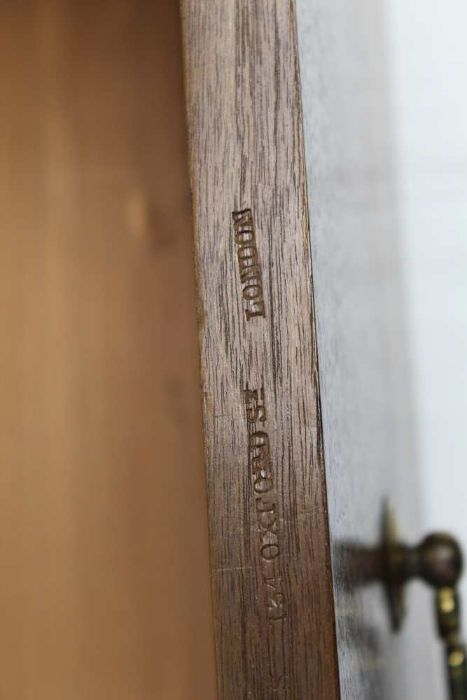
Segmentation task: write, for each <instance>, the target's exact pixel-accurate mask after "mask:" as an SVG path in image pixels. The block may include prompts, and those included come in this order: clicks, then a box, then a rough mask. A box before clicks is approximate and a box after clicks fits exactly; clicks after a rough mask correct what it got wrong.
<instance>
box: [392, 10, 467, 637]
mask: <svg viewBox="0 0 467 700" xmlns="http://www.w3.org/2000/svg"><path fill="white" fill-rule="evenodd" d="M386 6H387V7H386V9H387V28H388V43H389V52H388V53H389V59H390V71H391V82H392V93H393V94H392V98H393V106H394V111H395V118H396V145H397V151H398V153H397V155H398V158H397V165H398V170H399V176H400V179H399V185H400V192H399V194H400V195H401V202H400V203H401V205H402V224H403V236H402V254H403V258H404V265H405V281H406V291H407V301H408V311H409V332H410V341H411V355H412V357H411V359H412V366H413V371H414V375H415V376H414V379H415V389H416V410H417V418H418V439H419V451H420V459H421V462H422V465H423V481H422V497H423V499H424V504H425V515H426V526H427V528H431V529H449V530H452V531H453V532H455V533H456V534H457V535H458V536H459V537H460V538H461V539H462V540H463V544H464V548H465V550H466V559H467V2H466V0H386ZM466 568H467V566H466ZM465 579H466V582H465V583H464V586H463V598H464V617H465V625H466V633H467V572H466V575H465ZM466 636H467V634H466Z"/></svg>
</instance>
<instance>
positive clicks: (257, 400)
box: [182, 0, 339, 700]
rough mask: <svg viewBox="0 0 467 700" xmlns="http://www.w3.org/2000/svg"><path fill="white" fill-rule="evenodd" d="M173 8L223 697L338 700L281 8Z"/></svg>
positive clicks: (291, 52) (296, 121)
mask: <svg viewBox="0 0 467 700" xmlns="http://www.w3.org/2000/svg"><path fill="white" fill-rule="evenodd" d="M182 7H183V17H184V35H185V49H186V86H187V103H188V124H189V134H190V146H191V182H192V189H193V198H194V213H195V243H196V258H197V272H198V287H199V312H198V313H199V324H200V343H201V371H202V388H203V404H204V431H205V443H206V460H207V473H208V495H209V523H210V542H211V566H212V580H213V597H214V616H215V639H216V656H217V664H218V692H219V697H220V698H222V700H239V698H242V699H243V698H245V699H246V698H251V699H253V698H254V700H266V699H267V700H272V699H273V698H277V699H278V700H279V699H285V698H289V699H294V700H305V699H311V698H313V699H316V700H324V699H326V700H333V698H337V697H338V696H339V688H338V677H337V660H336V645H335V629H334V610H333V595H332V581H331V568H330V551H329V539H328V523H327V506H326V488H325V477H324V464H323V454H322V440H321V422H320V406H319V387H318V358H317V352H316V342H315V331H314V322H313V318H314V316H313V301H312V296H313V295H312V279H311V267H310V245H309V225H308V204H307V195H306V181H305V170H304V154H303V139H302V123H301V111H300V90H299V78H298V71H297V48H296V38H295V15H294V6H293V4H291V3H289V2H285V1H283V0H275V1H271V2H259V1H255V2H251V1H250V0H209V1H208V0H199V1H198V0H197V1H194V0H183V2H182Z"/></svg>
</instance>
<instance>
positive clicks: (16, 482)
mask: <svg viewBox="0 0 467 700" xmlns="http://www.w3.org/2000/svg"><path fill="white" fill-rule="evenodd" d="M177 9H178V8H177V4H176V3H172V2H161V3H159V2H157V3H153V2H145V1H144V0H137V1H132V2H125V1H124V0H111V1H110V0H102V1H100V2H86V1H84V2H82V1H81V0H44V1H42V0H36V1H33V0H26V1H25V2H5V3H2V4H1V6H0V103H1V106H0V153H1V158H0V240H1V250H0V298H1V314H0V368H1V369H0V372H1V392H0V454H1V462H0V533H1V535H0V562H1V576H0V619H1V634H0V657H1V660H2V661H1V673H0V696H1V697H2V698H9V699H11V700H32V699H33V698H34V700H41V699H44V700H64V698H66V700H74V699H76V700H83V699H84V698H85V699H86V700H104V699H109V700H110V698H111V699H112V700H144V699H146V698H147V699H148V700H149V698H151V700H153V699H154V698H157V699H158V700H189V699H191V700H199V699H200V698H203V699H206V700H210V699H213V698H214V697H215V690H214V672H213V660H214V654H213V646H212V634H211V613H210V600H209V576H208V547H207V534H206V505H205V488H204V482H205V477H204V467H203V457H202V449H201V442H202V441H201V421H200V406H199V404H200V401H199V379H198V359H197V355H198V351H197V339H196V328H195V324H196V321H195V304H194V274H193V258H192V226H191V203H190V196H189V187H188V169H187V163H186V153H185V141H186V135H185V128H184V103H183V88H182V74H181V45H180V26H179V17H178V14H177Z"/></svg>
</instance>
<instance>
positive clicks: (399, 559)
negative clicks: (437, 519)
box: [391, 533, 462, 588]
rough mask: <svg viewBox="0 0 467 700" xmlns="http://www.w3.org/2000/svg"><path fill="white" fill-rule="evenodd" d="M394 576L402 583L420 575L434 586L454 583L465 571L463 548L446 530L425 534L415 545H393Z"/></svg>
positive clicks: (445, 585) (452, 584) (453, 584)
mask: <svg viewBox="0 0 467 700" xmlns="http://www.w3.org/2000/svg"><path fill="white" fill-rule="evenodd" d="M391 556H392V557H393V561H392V565H391V566H392V576H393V578H394V579H397V581H398V582H399V583H406V582H407V581H410V580H411V579H414V578H421V579H423V580H424V581H425V582H426V583H428V584H429V585H430V586H433V587H434V588H445V587H448V586H451V587H452V586H455V585H456V584H457V582H458V580H459V578H460V575H461V573H462V551H461V548H460V546H459V544H458V542H457V541H456V540H455V539H454V537H452V536H451V535H449V534H447V533H435V534H432V535H428V537H425V539H424V540H422V542H420V544H419V545H417V546H416V547H409V546H407V545H402V544H396V545H394V546H393V550H392V555H391Z"/></svg>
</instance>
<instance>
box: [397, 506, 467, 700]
mask: <svg viewBox="0 0 467 700" xmlns="http://www.w3.org/2000/svg"><path fill="white" fill-rule="evenodd" d="M384 559H385V568H386V572H385V573H386V575H385V581H386V590H387V594H388V599H389V606H390V610H391V616H392V623H393V627H394V629H396V630H398V629H400V627H401V626H402V623H403V620H404V617H405V591H404V587H405V585H406V584H407V582H409V581H410V580H412V579H415V578H417V579H422V580H424V581H425V582H426V583H427V584H428V585H430V586H431V587H432V588H434V591H435V599H434V602H435V614H436V621H437V629H438V634H439V636H440V638H441V640H442V641H443V643H444V646H445V654H446V666H447V676H448V684H449V690H450V698H451V700H467V663H466V658H467V650H466V647H465V645H464V644H463V642H462V641H461V616H460V603H459V595H458V592H457V583H458V581H459V578H460V575H461V573H462V551H461V548H460V546H459V544H458V542H457V541H456V540H455V539H454V538H453V537H452V536H451V535H449V534H446V533H436V534H432V535H429V536H428V537H425V539H424V540H423V541H422V542H421V543H420V544H418V545H417V546H415V547H410V546H408V545H406V544H403V543H402V542H401V541H400V539H399V535H398V532H397V524H396V522H395V518H394V516H393V514H392V513H391V512H389V511H387V512H386V515H385V523H384Z"/></svg>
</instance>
